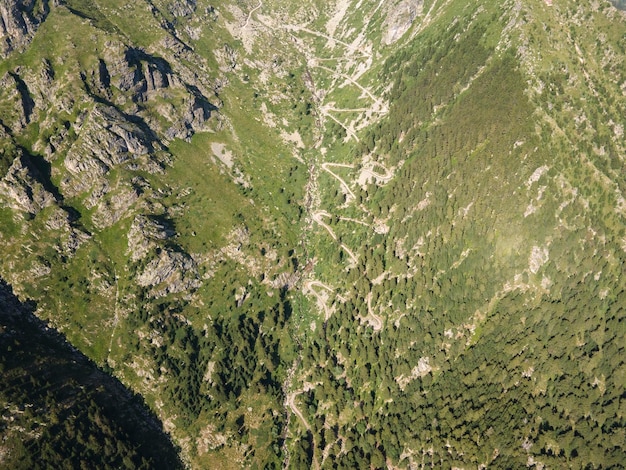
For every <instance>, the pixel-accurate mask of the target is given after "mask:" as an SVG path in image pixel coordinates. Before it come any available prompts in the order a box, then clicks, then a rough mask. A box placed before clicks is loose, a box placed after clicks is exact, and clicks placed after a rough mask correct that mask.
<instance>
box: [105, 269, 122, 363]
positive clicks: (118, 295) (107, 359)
mask: <svg viewBox="0 0 626 470" xmlns="http://www.w3.org/2000/svg"><path fill="white" fill-rule="evenodd" d="M113 275H114V276H115V306H114V308H113V312H114V318H113V328H112V329H111V339H110V340H109V350H108V352H107V357H106V359H105V361H104V362H106V363H107V364H108V362H109V357H110V356H111V349H112V348H113V337H114V336H115V329H116V328H117V323H118V321H119V315H118V310H119V309H118V302H119V298H120V283H119V278H118V277H117V271H116V270H115V268H114V269H113Z"/></svg>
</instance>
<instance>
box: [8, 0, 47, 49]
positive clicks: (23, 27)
mask: <svg viewBox="0 0 626 470" xmlns="http://www.w3.org/2000/svg"><path fill="white" fill-rule="evenodd" d="M48 3H49V2H47V1H43V2H36V1H35V0H0V57H3V58H6V57H7V56H8V55H9V54H10V53H11V52H12V51H14V50H21V49H23V48H24V47H25V46H27V45H28V44H29V43H30V40H31V39H32V37H33V35H34V34H35V31H37V27H38V26H39V25H40V24H41V23H42V22H43V21H44V20H45V18H46V16H47V15H48V12H49V6H48Z"/></svg>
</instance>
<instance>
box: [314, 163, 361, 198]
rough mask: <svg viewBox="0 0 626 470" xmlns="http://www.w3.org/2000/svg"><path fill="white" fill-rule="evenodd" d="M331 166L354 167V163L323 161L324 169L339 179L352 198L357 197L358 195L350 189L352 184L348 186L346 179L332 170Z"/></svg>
mask: <svg viewBox="0 0 626 470" xmlns="http://www.w3.org/2000/svg"><path fill="white" fill-rule="evenodd" d="M329 167H336V168H354V165H348V164H345V163H329V162H325V163H322V169H323V170H324V171H325V172H327V173H328V174H330V175H331V176H332V177H333V178H335V179H336V180H337V181H339V184H340V185H341V187H342V188H343V189H344V192H345V193H346V195H347V196H349V197H351V198H352V199H356V195H355V194H354V193H353V192H352V190H351V189H350V186H348V183H346V181H345V180H344V179H343V178H342V177H341V176H339V175H338V174H337V173H335V172H333V171H332V170H330V169H329Z"/></svg>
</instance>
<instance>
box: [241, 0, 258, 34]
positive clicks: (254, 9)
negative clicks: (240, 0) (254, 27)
mask: <svg viewBox="0 0 626 470" xmlns="http://www.w3.org/2000/svg"><path fill="white" fill-rule="evenodd" d="M262 6H263V2H262V1H260V0H259V4H258V5H257V6H255V7H254V8H253V9H252V10H250V12H249V13H248V17H247V18H246V22H245V24H244V25H243V26H242V27H241V29H242V30H243V29H246V28H247V27H248V24H249V23H250V20H251V19H252V14H253V13H254V12H255V11H257V10H258V9H259V8H261V7H262Z"/></svg>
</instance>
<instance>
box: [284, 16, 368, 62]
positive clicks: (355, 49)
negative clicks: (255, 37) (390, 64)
mask: <svg viewBox="0 0 626 470" xmlns="http://www.w3.org/2000/svg"><path fill="white" fill-rule="evenodd" d="M282 27H283V29H286V30H287V31H303V32H305V33H308V34H312V35H313V36H318V37H321V38H325V39H328V40H329V41H332V42H335V43H337V44H341V45H342V46H344V47H345V48H347V49H349V50H351V51H353V52H359V53H360V54H361V55H363V56H365V57H368V58H369V57H372V55H371V54H368V53H367V52H365V51H363V50H362V49H361V48H359V47H356V46H353V45H352V44H348V43H347V42H344V41H342V40H341V39H337V38H334V37H332V36H329V35H328V34H324V33H321V32H319V31H315V30H313V29H309V28H305V27H304V26H298V25H294V24H289V25H283V26H282Z"/></svg>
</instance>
